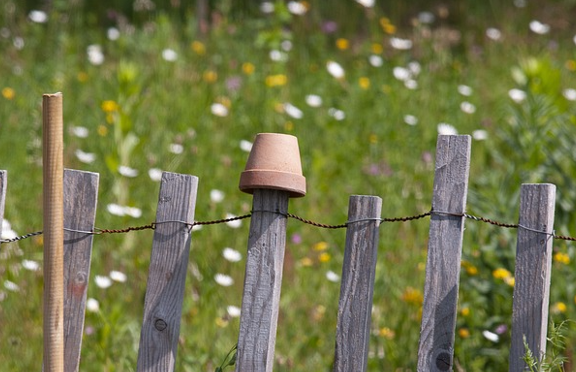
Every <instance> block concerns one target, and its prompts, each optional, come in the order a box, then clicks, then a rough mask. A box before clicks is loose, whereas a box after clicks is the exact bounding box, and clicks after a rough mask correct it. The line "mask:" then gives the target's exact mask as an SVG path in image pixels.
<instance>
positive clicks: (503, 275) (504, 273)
mask: <svg viewBox="0 0 576 372" xmlns="http://www.w3.org/2000/svg"><path fill="white" fill-rule="evenodd" d="M492 276H493V277H494V278H496V279H502V280H504V279H507V278H510V277H512V274H511V273H510V271H508V270H506V269H505V268H503V267H500V268H498V269H496V270H494V271H493V272H492Z"/></svg>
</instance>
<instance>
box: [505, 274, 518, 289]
mask: <svg viewBox="0 0 576 372" xmlns="http://www.w3.org/2000/svg"><path fill="white" fill-rule="evenodd" d="M504 283H506V284H508V285H509V286H510V287H514V284H516V280H515V279H514V277H513V276H511V277H508V278H504Z"/></svg>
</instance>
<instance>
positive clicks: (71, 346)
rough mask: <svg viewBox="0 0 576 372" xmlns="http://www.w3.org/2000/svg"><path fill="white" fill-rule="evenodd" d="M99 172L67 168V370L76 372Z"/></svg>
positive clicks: (65, 287) (65, 339)
mask: <svg viewBox="0 0 576 372" xmlns="http://www.w3.org/2000/svg"><path fill="white" fill-rule="evenodd" d="M98 178H99V175H98V173H92V172H81V171H77V170H70V169H66V170H65V171H64V227H65V232H64V236H65V238H64V291H65V292H64V370H65V371H66V372H76V371H78V367H79V364H80V349H81V346H82V335H83V330H84V314H85V309H86V293H87V290H88V279H89V277H90V259H91V255H92V241H93V238H94V235H92V234H89V233H87V232H91V231H93V230H94V221H95V219H96V204H97V200H98Z"/></svg>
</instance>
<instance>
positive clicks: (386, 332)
mask: <svg viewBox="0 0 576 372" xmlns="http://www.w3.org/2000/svg"><path fill="white" fill-rule="evenodd" d="M378 334H379V335H380V336H381V337H384V338H386V339H388V340H392V339H393V338H394V336H396V333H395V332H394V331H393V330H391V329H390V328H388V327H382V328H380V331H378Z"/></svg>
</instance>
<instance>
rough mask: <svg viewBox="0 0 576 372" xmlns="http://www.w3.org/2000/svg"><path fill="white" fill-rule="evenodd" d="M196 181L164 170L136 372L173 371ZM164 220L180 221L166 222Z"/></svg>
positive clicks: (192, 220)
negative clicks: (189, 224)
mask: <svg viewBox="0 0 576 372" xmlns="http://www.w3.org/2000/svg"><path fill="white" fill-rule="evenodd" d="M197 189H198V178H196V177H194V176H189V175H182V174H176V173H168V172H164V173H163V174H162V181H161V184H160V195H159V197H158V209H157V212H156V222H157V223H158V224H157V225H156V229H155V231H154V241H153V244H152V254H151V258H150V268H149V272H148V283H147V287H146V297H145V301H144V320H143V324H142V331H141V334H140V349H139V351H138V366H137V370H138V371H173V370H174V363H175V360H176V352H177V348H178V337H179V335H180V318H181V315H182V301H183V298H184V283H185V280H186V271H187V267H188V256H189V252H190V242H191V235H190V232H191V231H190V226H188V225H186V224H184V223H182V222H185V223H192V222H194V208H195V206H196V191H197ZM163 221H182V222H167V223H161V222H163Z"/></svg>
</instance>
